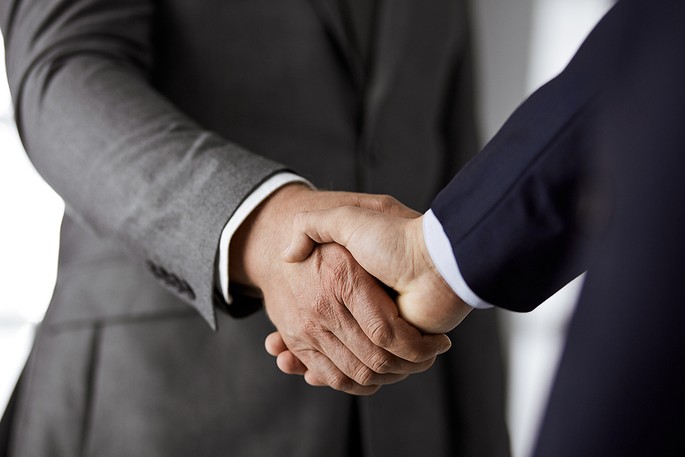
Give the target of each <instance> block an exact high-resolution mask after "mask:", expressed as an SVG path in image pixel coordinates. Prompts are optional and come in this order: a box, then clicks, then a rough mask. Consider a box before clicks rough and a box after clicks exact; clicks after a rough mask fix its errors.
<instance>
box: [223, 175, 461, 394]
mask: <svg viewBox="0 0 685 457" xmlns="http://www.w3.org/2000/svg"><path fill="white" fill-rule="evenodd" d="M345 206H354V207H363V208H366V209H369V210H370V211H373V212H377V211H379V212H383V213H385V214H388V215H392V216H397V217H402V218H406V219H407V220H409V219H410V218H415V217H417V216H418V214H416V213H415V212H413V211H412V210H410V209H408V208H406V207H404V206H403V205H401V204H399V203H398V202H397V201H395V200H394V199H390V198H388V197H383V196H372V195H362V194H352V193H344V192H318V191H313V190H311V189H309V188H307V187H305V186H301V185H289V186H286V187H284V188H282V189H281V190H279V191H277V192H276V193H275V194H274V195H273V196H272V197H270V198H269V199H268V200H267V201H266V202H265V203H263V204H262V205H260V207H258V208H257V210H255V211H254V212H253V213H252V214H251V215H250V217H249V218H248V219H247V220H246V221H245V222H244V223H243V224H242V225H241V227H240V229H239V230H238V231H237V232H236V234H235V235H234V237H233V239H232V241H231V247H230V274H231V280H232V281H238V282H241V283H243V284H245V285H248V286H252V287H254V288H256V289H259V290H260V291H261V293H262V295H263V298H264V306H265V309H266V312H267V314H268V316H269V318H270V319H271V321H272V322H273V324H274V325H275V327H276V329H277V331H278V332H277V333H274V334H272V335H270V336H269V337H268V338H267V341H266V346H267V350H268V351H269V352H270V353H271V354H273V355H276V356H277V363H278V366H279V368H280V369H281V370H282V371H284V372H286V373H291V374H301V375H304V378H305V380H306V381H307V382H308V383H309V384H312V385H317V386H324V385H325V386H331V387H333V388H334V389H337V390H342V391H345V392H348V393H352V394H358V395H368V394H372V393H374V392H376V391H377V390H378V389H379V388H380V386H382V385H384V384H390V383H394V382H397V381H400V380H402V379H404V378H406V377H407V376H408V375H409V374H412V373H418V372H421V371H424V370H426V369H428V368H430V367H431V366H432V365H433V363H434V361H435V358H436V356H437V355H438V354H441V353H443V352H445V351H447V350H448V349H449V347H450V344H451V343H450V341H449V338H447V336H445V335H442V334H431V333H424V332H422V331H420V330H418V329H417V328H416V327H415V326H413V325H411V324H409V323H408V322H407V321H406V320H405V319H404V318H403V317H401V316H400V312H399V310H398V308H397V305H396V304H395V302H394V301H393V300H392V298H390V296H389V295H388V293H387V292H386V290H385V289H384V288H383V286H382V284H381V283H380V282H379V281H378V280H377V279H375V278H374V277H373V276H371V275H370V274H369V273H368V272H367V271H365V269H364V268H362V267H361V266H360V265H359V263H358V260H355V258H353V256H352V254H351V253H350V252H349V251H348V249H345V248H344V247H342V246H340V245H338V244H334V243H330V244H325V245H322V246H315V243H313V242H312V243H311V244H307V246H306V247H305V243H301V246H302V247H301V248H299V249H297V251H293V252H297V256H295V254H293V255H291V256H290V261H288V260H287V259H285V258H284V257H283V252H284V250H285V249H286V248H287V246H288V245H289V244H290V242H291V239H292V235H291V234H292V233H299V232H292V231H291V228H292V229H296V230H299V229H297V228H298V227H301V226H303V224H306V223H308V222H309V221H310V219H309V218H308V216H306V213H305V214H302V215H300V216H296V215H297V214H298V213H302V211H305V210H314V211H317V210H326V209H330V208H336V207H345ZM316 214H317V213H311V217H312V218H314V217H316ZM311 222H312V223H313V222H315V220H314V219H311ZM296 239H300V240H302V241H304V238H299V237H297V238H296ZM307 239H309V238H307ZM298 246H300V244H298ZM383 282H385V281H383ZM386 284H387V282H386ZM391 287H392V286H391Z"/></svg>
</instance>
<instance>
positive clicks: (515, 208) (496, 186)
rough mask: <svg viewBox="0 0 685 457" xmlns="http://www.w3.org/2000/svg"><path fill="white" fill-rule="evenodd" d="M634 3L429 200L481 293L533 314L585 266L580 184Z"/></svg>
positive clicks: (612, 17)
mask: <svg viewBox="0 0 685 457" xmlns="http://www.w3.org/2000/svg"><path fill="white" fill-rule="evenodd" d="M638 3H639V2H636V1H632V0H623V1H620V2H619V3H618V4H617V5H616V6H615V7H614V8H613V9H612V10H611V11H610V12H609V13H608V14H607V15H606V16H605V17H604V18H603V19H602V21H600V23H599V24H598V26H597V27H596V28H595V30H593V32H592V33H591V34H590V35H589V36H588V38H587V39H586V41H585V43H584V44H583V45H582V46H581V48H580V49H579V51H578V53H577V54H576V55H575V56H574V58H573V59H572V61H571V62H570V64H569V65H568V67H567V68H566V69H565V70H564V71H563V72H562V73H561V74H560V75H559V76H558V77H556V78H555V79H553V80H552V81H550V82H549V83H547V84H546V85H545V86H543V87H542V88H540V89H539V90H538V91H537V92H535V93H534V94H533V95H531V97H529V99H528V100H526V101H525V102H524V103H523V104H522V105H521V106H520V107H519V108H518V109H517V110H516V111H515V112H514V113H513V114H512V116H511V117H510V118H509V119H508V120H507V122H506V123H505V124H504V126H503V127H502V128H501V130H500V131H499V132H498V133H497V134H496V135H495V136H494V138H493V139H492V140H491V141H490V142H489V143H488V144H487V145H486V146H485V148H484V149H483V150H482V151H481V152H480V153H479V154H478V155H477V156H476V157H475V158H474V159H473V160H472V161H470V162H469V163H468V164H467V165H466V167H465V168H464V169H463V170H462V171H461V172H460V173H459V174H458V175H457V176H455V178H454V179H453V180H452V181H451V182H450V183H449V184H448V185H447V187H445V188H444V189H443V190H442V191H441V193H440V194H439V195H438V196H437V197H436V199H435V200H434V201H433V203H432V205H431V209H432V210H433V213H434V214H435V215H436V217H437V218H438V220H439V221H440V223H441V224H442V227H443V229H444V231H445V233H446V234H447V236H448V238H449V240H450V244H451V246H452V250H453V253H454V256H455V258H456V261H457V264H458V266H459V270H460V272H461V274H462V276H463V278H464V280H465V281H466V283H467V284H468V286H469V287H470V289H471V290H473V291H474V292H475V294H476V295H477V296H478V297H479V298H480V299H481V300H483V301H485V302H488V303H491V304H494V305H495V306H499V307H503V308H507V309H511V310H515V311H529V310H531V309H533V308H534V307H536V306H537V305H538V304H539V303H541V302H542V301H544V300H545V299H546V298H548V297H549V296H550V295H552V294H553V293H554V292H556V291H557V290H558V289H559V288H561V287H562V286H563V285H565V284H566V283H567V282H568V281H570V280H571V279H573V278H574V277H575V276H577V275H578V274H580V273H581V272H582V271H583V269H584V259H583V258H582V257H581V256H579V255H576V253H577V252H579V250H578V249H577V248H578V247H579V245H582V243H584V242H585V240H584V233H585V228H584V227H585V224H586V222H587V221H588V219H590V218H591V216H592V215H591V214H590V213H591V212H592V211H589V209H591V208H587V207H586V206H591V205H585V204H584V202H585V197H586V196H585V194H584V189H585V188H586V186H585V180H586V178H587V177H588V176H589V175H590V174H591V173H590V170H589V169H588V167H587V164H589V163H591V162H592V158H591V157H589V154H590V152H589V151H591V150H592V143H593V141H594V132H593V125H594V123H593V118H594V111H595V104H596V101H597V99H598V97H600V96H601V93H602V91H603V89H604V88H605V87H606V86H607V84H608V83H609V82H610V81H611V78H612V76H611V72H612V71H613V69H614V68H615V67H616V63H617V62H616V59H618V58H619V54H620V53H616V52H614V51H615V50H616V49H618V48H619V46H620V43H619V37H620V35H621V34H620V33H618V32H619V29H621V28H625V27H629V26H630V21H629V20H627V18H628V16H630V15H631V14H632V13H631V9H634V8H635V5H636V4H638ZM633 16H634V15H633ZM631 17H632V16H631Z"/></svg>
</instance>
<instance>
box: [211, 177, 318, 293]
mask: <svg viewBox="0 0 685 457" xmlns="http://www.w3.org/2000/svg"><path fill="white" fill-rule="evenodd" d="M294 182H301V183H304V184H307V185H309V186H311V187H312V188H313V187H314V185H312V183H310V182H309V181H307V180H306V179H304V178H302V177H301V176H298V175H296V174H294V173H289V172H281V173H277V174H275V175H274V176H272V177H271V178H269V179H267V180H266V181H264V182H263V183H262V184H261V185H260V186H259V187H257V189H255V190H254V191H253V192H252V193H251V194H250V195H248V196H247V198H246V199H245V200H244V201H243V202H242V203H241V204H240V206H239V207H238V209H236V211H235V213H233V216H231V218H230V219H229V220H228V222H227V223H226V225H225V226H224V229H223V231H222V232H221V239H220V240H219V256H218V258H219V262H218V265H217V277H218V278H219V289H220V290H221V295H222V297H223V298H224V300H226V303H228V304H231V302H232V301H233V299H232V297H231V294H230V293H229V290H228V285H229V282H230V281H229V274H228V259H229V257H228V248H229V246H230V245H231V239H232V238H233V235H234V234H235V232H236V230H238V227H240V224H242V223H243V221H244V220H245V219H247V217H248V216H249V215H250V213H252V211H254V209H255V208H257V207H258V206H259V205H260V203H262V202H263V201H264V200H266V198H267V197H268V196H269V195H271V194H273V193H274V192H276V191H277V190H278V189H280V188H281V187H283V186H285V185H286V184H291V183H294Z"/></svg>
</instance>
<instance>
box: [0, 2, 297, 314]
mask: <svg viewBox="0 0 685 457" xmlns="http://www.w3.org/2000/svg"><path fill="white" fill-rule="evenodd" d="M154 5H155V2H154V1H152V0H41V1H39V0H15V1H5V2H4V4H3V5H2V6H0V8H1V10H0V20H1V21H2V22H1V25H2V31H3V34H4V37H5V45H6V59H7V69H8V77H9V82H10V87H11V91H12V96H13V100H14V106H15V115H16V120H17V125H18V128H19V132H20V135H21V137H22V141H23V143H24V146H25V148H26V150H27V153H28V155H29V157H30V159H31V160H32V162H33V164H34V166H35V167H36V168H37V170H38V171H39V172H40V173H41V174H42V176H43V177H44V178H45V180H46V181H47V182H48V183H49V184H50V185H51V186H52V187H53V188H54V189H55V190H56V191H57V192H58V193H59V194H60V195H61V196H62V198H63V199H64V201H65V203H66V207H67V211H68V212H69V213H70V215H71V216H72V217H74V218H76V219H77V220H79V221H80V222H82V223H83V224H84V225H86V226H88V227H90V228H91V229H92V230H94V231H95V232H97V233H98V234H100V235H101V236H103V237H107V238H110V239H114V240H116V241H117V242H119V243H120V244H121V245H122V246H123V247H125V248H126V249H127V250H128V251H129V252H130V253H132V255H133V256H135V257H136V258H137V259H138V260H139V261H140V262H141V263H146V264H147V265H148V266H149V268H150V269H152V270H153V272H157V273H158V272H159V271H164V272H173V273H174V275H175V276H176V277H178V278H180V281H181V282H182V284H183V287H178V284H171V286H173V287H169V286H170V284H169V282H168V281H167V282H166V283H164V285H165V286H167V287H168V288H170V290H172V292H174V293H176V294H177V295H179V296H180V297H181V298H183V299H184V300H186V301H187V302H189V303H190V304H191V305H192V306H194V307H195V308H196V309H197V310H198V311H199V312H200V314H201V315H202V316H203V317H204V318H205V319H206V320H207V321H208V322H209V323H210V325H212V326H213V325H214V308H213V304H214V300H215V299H216V298H215V288H214V285H215V278H214V272H215V260H216V259H215V257H216V254H217V246H218V244H219V238H220V235H221V231H222V228H223V227H224V226H225V224H226V221H227V220H228V219H229V217H230V216H231V214H232V213H233V212H234V211H235V209H236V208H237V207H238V206H239V204H240V202H241V201H242V200H243V199H244V198H245V196H246V195H248V194H249V193H250V192H251V190H252V189H254V188H255V187H257V186H258V185H259V184H260V183H261V182H263V181H264V180H265V179H267V178H268V177H269V176H271V175H273V174H274V173H275V172H277V171H280V170H282V169H283V168H284V167H283V166H281V165H280V164H277V163H273V162H270V161H268V160H266V159H264V158H261V157H259V156H256V155H254V154H252V153H250V152H248V151H246V150H244V149H242V148H240V147H239V146H237V145H235V144H231V143H229V142H227V141H226V140H224V139H222V138H219V137H218V136H216V135H214V134H213V133H211V132H209V131H207V130H205V129H203V128H202V127H201V126H199V125H197V124H196V123H195V122H193V121H192V120H191V119H189V118H188V117H186V116H185V115H184V114H182V113H181V112H180V111H179V110H177V109H176V108H175V107H174V106H172V105H171V104H170V102H169V101H167V100H166V99H165V98H163V97H162V96H161V95H160V94H159V93H157V92H156V91H155V90H154V89H153V88H152V86H151V85H150V82H149V72H150V69H151V66H152V60H153V55H152V47H151V42H150V41H151V39H150V35H151V23H152V17H153V15H154V13H155V11H154ZM157 276H163V275H159V274H158V275H157Z"/></svg>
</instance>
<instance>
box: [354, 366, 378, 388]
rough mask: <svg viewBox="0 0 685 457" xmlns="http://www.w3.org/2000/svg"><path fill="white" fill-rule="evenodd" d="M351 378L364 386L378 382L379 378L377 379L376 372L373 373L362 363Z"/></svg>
mask: <svg viewBox="0 0 685 457" xmlns="http://www.w3.org/2000/svg"><path fill="white" fill-rule="evenodd" d="M353 379H354V381H356V382H357V383H358V384H360V385H362V386H364V387H369V386H373V385H376V384H379V379H378V376H377V373H375V372H374V371H373V370H371V369H369V367H367V366H364V365H362V366H361V367H359V369H358V370H357V373H356V374H355V376H354V378H353Z"/></svg>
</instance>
